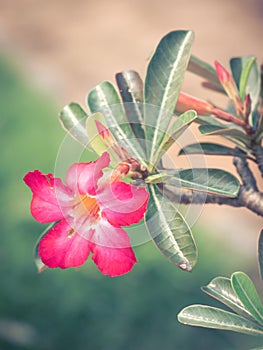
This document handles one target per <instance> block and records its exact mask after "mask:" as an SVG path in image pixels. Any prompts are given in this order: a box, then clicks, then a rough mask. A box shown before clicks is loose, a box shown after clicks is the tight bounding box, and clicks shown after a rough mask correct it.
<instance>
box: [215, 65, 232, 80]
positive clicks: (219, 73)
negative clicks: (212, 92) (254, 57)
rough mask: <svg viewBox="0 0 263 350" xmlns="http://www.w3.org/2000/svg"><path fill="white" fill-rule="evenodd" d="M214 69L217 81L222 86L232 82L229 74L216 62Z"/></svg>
mask: <svg viewBox="0 0 263 350" xmlns="http://www.w3.org/2000/svg"><path fill="white" fill-rule="evenodd" d="M215 68H216V74H217V76H218V79H219V81H220V83H221V84H222V85H225V84H226V83H227V82H230V81H232V76H231V74H230V73H229V72H228V71H227V70H226V69H225V68H224V67H223V66H222V65H221V64H220V63H219V62H218V61H215Z"/></svg>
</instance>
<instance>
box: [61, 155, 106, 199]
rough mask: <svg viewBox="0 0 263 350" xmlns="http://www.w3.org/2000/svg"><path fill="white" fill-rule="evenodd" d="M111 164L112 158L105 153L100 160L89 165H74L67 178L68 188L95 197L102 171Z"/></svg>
mask: <svg viewBox="0 0 263 350" xmlns="http://www.w3.org/2000/svg"><path fill="white" fill-rule="evenodd" d="M109 164H110V156H109V154H108V153H107V152H104V153H103V154H102V155H101V156H100V158H98V160H96V161H95V162H89V163H75V164H73V165H72V166H71V167H70V168H69V170H68V172H67V176H66V183H67V185H68V187H69V188H70V189H71V190H72V191H74V192H75V193H79V194H85V193H88V194H90V195H95V193H96V189H97V184H98V180H99V179H100V178H101V177H102V175H103V172H102V170H103V169H104V168H106V167H108V166H109Z"/></svg>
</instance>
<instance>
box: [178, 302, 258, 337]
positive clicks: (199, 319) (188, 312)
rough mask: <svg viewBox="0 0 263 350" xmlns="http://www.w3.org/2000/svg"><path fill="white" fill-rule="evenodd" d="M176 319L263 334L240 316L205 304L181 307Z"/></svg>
mask: <svg viewBox="0 0 263 350" xmlns="http://www.w3.org/2000/svg"><path fill="white" fill-rule="evenodd" d="M178 320H179V322H181V323H184V324H187V325H190V326H198V327H206V328H214V329H221V330H227V331H233V332H239V333H244V334H249V335H257V336H259V335H260V336H263V328H262V327H260V326H259V325H258V324H256V323H253V322H251V321H249V320H247V319H245V318H243V317H242V316H238V315H236V314H234V313H232V312H228V311H225V310H221V309H218V308H215V307H211V306H206V305H191V306H188V307H186V308H185V309H183V310H182V311H181V312H180V313H179V315H178Z"/></svg>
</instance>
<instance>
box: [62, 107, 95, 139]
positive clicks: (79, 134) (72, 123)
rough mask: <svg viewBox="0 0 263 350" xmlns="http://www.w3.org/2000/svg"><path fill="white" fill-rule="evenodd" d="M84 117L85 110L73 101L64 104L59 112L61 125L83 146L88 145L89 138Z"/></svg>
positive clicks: (85, 115) (85, 116)
mask: <svg viewBox="0 0 263 350" xmlns="http://www.w3.org/2000/svg"><path fill="white" fill-rule="evenodd" d="M86 119H87V114H86V112H85V111H84V110H83V109H82V107H81V106H80V105H79V104H77V103H75V102H72V103H70V104H69V105H67V106H65V107H64V108H63V110H62V111H61V112H60V114H59V121H60V123H61V125H62V127H63V128H64V129H65V130H66V131H67V132H68V133H69V134H70V135H71V136H72V137H73V138H74V139H75V140H77V141H78V142H80V143H81V144H82V145H84V146H88V144H89V138H88V135H87V132H86V128H85V123H86Z"/></svg>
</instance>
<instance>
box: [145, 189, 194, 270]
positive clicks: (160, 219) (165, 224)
mask: <svg viewBox="0 0 263 350" xmlns="http://www.w3.org/2000/svg"><path fill="white" fill-rule="evenodd" d="M148 188H149V192H150V200H149V204H148V210H147V212H146V218H145V221H146V227H147V230H148V232H149V234H150V236H151V238H152V239H153V241H154V243H155V244H156V246H157V248H158V249H159V250H160V252H161V253H162V254H163V255H164V256H165V257H166V259H168V260H169V261H170V262H172V263H173V264H175V265H176V266H179V267H180V268H181V269H183V270H186V271H191V270H192V268H193V267H194V265H195V263H196V261H197V248H196V245H195V242H194V239H193V236H192V232H191V229H190V228H189V226H188V225H187V223H186V222H185V220H184V218H183V216H182V215H181V214H180V213H179V211H178V210H177V208H176V207H175V205H174V204H173V203H172V202H171V201H169V200H168V199H167V198H164V197H163V196H162V194H161V192H160V191H159V189H158V187H156V185H149V186H148Z"/></svg>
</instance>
